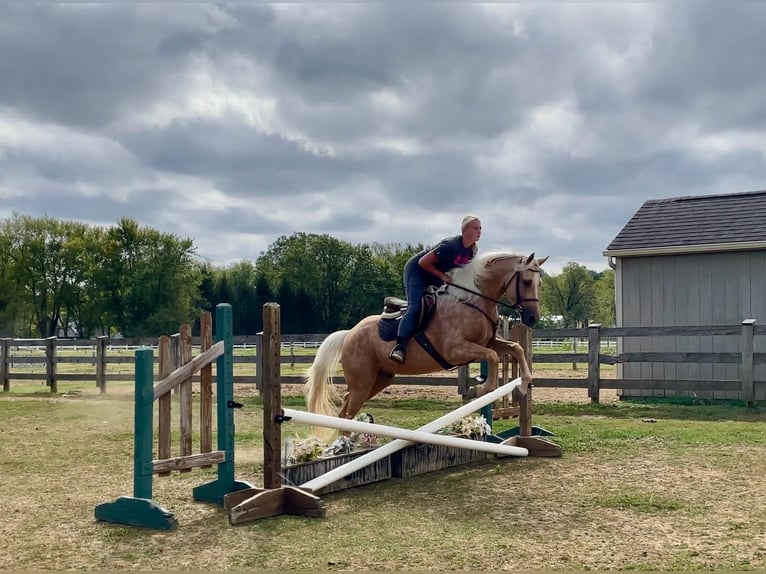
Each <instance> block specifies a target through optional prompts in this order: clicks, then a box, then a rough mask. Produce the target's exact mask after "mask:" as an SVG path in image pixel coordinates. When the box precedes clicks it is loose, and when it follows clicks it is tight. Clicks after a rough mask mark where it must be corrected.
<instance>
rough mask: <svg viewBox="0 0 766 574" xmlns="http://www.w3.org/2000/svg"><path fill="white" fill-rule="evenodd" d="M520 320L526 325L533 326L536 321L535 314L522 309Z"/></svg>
mask: <svg viewBox="0 0 766 574" xmlns="http://www.w3.org/2000/svg"><path fill="white" fill-rule="evenodd" d="M521 322H522V323H524V324H525V325H526V326H527V327H534V326H535V323H537V314H536V313H531V312H529V311H527V310H526V309H522V311H521Z"/></svg>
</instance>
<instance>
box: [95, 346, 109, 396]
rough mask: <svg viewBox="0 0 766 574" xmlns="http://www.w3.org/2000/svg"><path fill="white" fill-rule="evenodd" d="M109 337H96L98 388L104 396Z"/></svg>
mask: <svg viewBox="0 0 766 574" xmlns="http://www.w3.org/2000/svg"><path fill="white" fill-rule="evenodd" d="M107 339H108V337H107V336H106V335H101V336H100V337H96V387H98V389H99V391H101V394H102V395H103V394H104V393H106V341H107Z"/></svg>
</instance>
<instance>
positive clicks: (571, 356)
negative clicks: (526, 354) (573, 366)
mask: <svg viewBox="0 0 766 574" xmlns="http://www.w3.org/2000/svg"><path fill="white" fill-rule="evenodd" d="M532 360H533V361H534V362H536V363H587V362H588V353H534V354H533V355H532Z"/></svg>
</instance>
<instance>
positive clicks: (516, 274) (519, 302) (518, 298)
mask: <svg viewBox="0 0 766 574" xmlns="http://www.w3.org/2000/svg"><path fill="white" fill-rule="evenodd" d="M525 271H531V272H532V273H539V272H540V271H539V270H537V269H525ZM514 278H516V303H515V304H514V305H511V306H510V307H511V308H512V309H513V310H515V311H516V312H517V313H518V312H520V311H522V309H523V306H522V303H532V302H537V303H539V302H540V299H538V298H536V297H525V298H523V299H522V297H521V276H520V275H519V271H518V270H517V271H514V273H513V275H511V277H510V278H509V279H508V281H507V282H506V283H505V285H503V291H502V292H503V293H505V292H506V291H507V290H508V287H510V286H511V281H513V279H514ZM447 287H457V288H458V289H462V290H463V291H468V292H469V293H473V294H474V295H478V296H479V297H482V298H483V299H486V300H487V301H492V302H493V303H495V304H497V305H504V304H505V303H503V302H502V301H500V300H499V299H494V298H492V297H489V296H488V295H485V294H484V293H481V292H479V291H475V290H474V289H469V288H468V287H463V286H462V285H456V284H454V283H448V284H447Z"/></svg>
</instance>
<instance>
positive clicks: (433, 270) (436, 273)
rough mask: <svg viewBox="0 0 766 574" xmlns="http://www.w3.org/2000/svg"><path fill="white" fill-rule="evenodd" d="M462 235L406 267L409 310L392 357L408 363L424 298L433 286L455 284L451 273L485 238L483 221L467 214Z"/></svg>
mask: <svg viewBox="0 0 766 574" xmlns="http://www.w3.org/2000/svg"><path fill="white" fill-rule="evenodd" d="M460 231H461V234H460V235H455V236H454V237H447V238H445V239H442V240H441V241H440V242H439V244H438V245H437V246H436V247H434V248H433V249H431V250H430V251H421V252H419V253H416V254H415V255H413V256H412V257H410V259H409V261H407V264H406V265H405V266H404V291H405V293H406V297H407V311H406V312H405V313H404V316H403V317H402V318H401V320H400V322H399V330H398V332H397V337H396V345H395V346H394V348H393V350H392V351H391V354H390V355H389V358H390V359H391V360H392V361H395V362H397V363H404V360H405V358H406V355H407V340H408V339H409V338H410V337H412V335H414V334H415V329H416V328H417V321H418V317H420V307H421V299H422V297H423V294H424V293H425V290H426V287H428V286H429V285H436V286H439V285H441V284H443V283H451V282H452V279H451V278H450V276H449V275H447V272H448V271H451V270H452V269H455V268H456V267H462V266H463V265H465V264H467V263H468V262H469V261H471V259H473V257H474V255H476V251H477V249H478V246H477V245H476V242H477V241H479V238H480V237H481V221H480V220H479V218H478V217H476V216H475V215H466V216H465V217H464V218H463V221H462V222H461V223H460Z"/></svg>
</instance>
